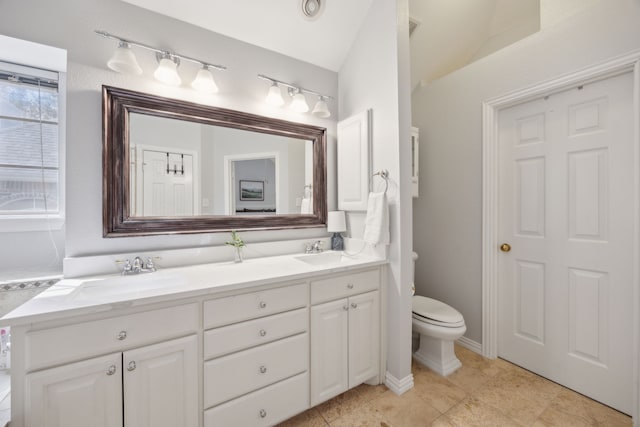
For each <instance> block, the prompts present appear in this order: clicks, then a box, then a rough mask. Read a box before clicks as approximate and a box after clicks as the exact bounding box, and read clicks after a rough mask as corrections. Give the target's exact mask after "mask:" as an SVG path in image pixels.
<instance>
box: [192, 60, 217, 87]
mask: <svg viewBox="0 0 640 427" xmlns="http://www.w3.org/2000/svg"><path fill="white" fill-rule="evenodd" d="M191 87H192V88H194V89H195V90H197V91H199V92H203V93H218V85H217V84H216V82H215V81H214V80H213V75H212V74H211V71H210V70H209V68H207V67H206V66H205V67H204V68H201V69H200V70H198V74H196V78H195V79H193V81H192V82H191Z"/></svg>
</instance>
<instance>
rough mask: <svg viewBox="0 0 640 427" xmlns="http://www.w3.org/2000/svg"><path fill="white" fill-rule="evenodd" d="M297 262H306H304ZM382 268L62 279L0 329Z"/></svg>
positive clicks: (321, 258) (284, 263)
mask: <svg viewBox="0 0 640 427" xmlns="http://www.w3.org/2000/svg"><path fill="white" fill-rule="evenodd" d="M303 258H304V259H309V260H310V261H311V262H310V263H308V262H304V261H303V260H302V259H303ZM386 263H387V260H385V259H381V258H376V257H370V256H363V255H358V256H355V257H351V256H347V255H341V253H340V252H332V251H327V252H324V253H322V254H309V255H300V254H292V255H281V256H273V257H264V258H253V259H248V260H245V261H244V262H242V263H237V264H236V263H233V262H220V263H211V264H200V265H193V266H187V267H175V268H165V269H161V270H158V271H156V272H153V273H140V274H136V275H129V276H121V275H103V276H94V277H79V278H73V279H63V280H61V281H60V282H58V283H56V284H55V285H53V286H51V287H50V288H48V289H47V290H45V291H44V292H42V293H40V294H38V295H37V296H36V297H35V298H33V299H31V300H29V301H27V302H26V303H25V304H23V305H21V306H20V307H18V308H16V309H15V310H13V311H11V312H10V313H8V314H7V315H5V316H4V317H3V318H2V319H0V324H2V325H10V326H16V325H24V324H29V323H36V322H42V321H51V320H58V319H64V318H70V317H74V316H78V315H85V314H94V313H104V312H110V311H116V310H120V309H124V308H129V307H140V306H144V305H149V304H154V303H159V302H165V301H175V300H176V299H182V298H190V297H196V296H202V295H208V294H215V293H219V292H224V291H233V290H238V289H244V288H250V287H254V286H260V285H264V284H269V283H274V282H277V281H291V280H297V279H307V278H309V277H313V276H316V275H320V274H329V273H338V272H344V271H349V270H352V269H356V268H363V267H369V266H375V265H382V264H386Z"/></svg>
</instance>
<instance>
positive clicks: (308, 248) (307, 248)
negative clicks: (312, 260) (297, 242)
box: [304, 242, 313, 254]
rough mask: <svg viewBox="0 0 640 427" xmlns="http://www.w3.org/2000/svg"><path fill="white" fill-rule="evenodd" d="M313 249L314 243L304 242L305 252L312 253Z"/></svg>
mask: <svg viewBox="0 0 640 427" xmlns="http://www.w3.org/2000/svg"><path fill="white" fill-rule="evenodd" d="M312 250H313V243H311V242H307V243H305V244H304V253H305V254H310V253H311V251H312Z"/></svg>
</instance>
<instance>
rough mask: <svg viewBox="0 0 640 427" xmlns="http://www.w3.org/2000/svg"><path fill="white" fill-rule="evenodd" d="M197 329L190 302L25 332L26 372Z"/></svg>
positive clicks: (196, 307) (168, 337)
mask: <svg viewBox="0 0 640 427" xmlns="http://www.w3.org/2000/svg"><path fill="white" fill-rule="evenodd" d="M197 329H198V305H197V304H195V303H194V304H186V305H180V306H177V307H169V308H163V309H160V310H152V311H145V312H142V313H135V314H128V315H124V316H119V317H111V318H108V319H102V320H95V321H91V322H86V323H80V324H74V325H67V326H60V327H57V328H51V329H43V330H39V331H34V332H29V333H27V334H26V339H25V347H26V355H27V357H26V369H27V370H34V369H40V368H43V367H47V366H52V365H56V364H59V363H64V362H69V361H72V360H79V359H84V358H88V357H92V356H96V355H99V354H104V353H109V352H113V351H121V350H124V349H127V348H131V347H137V346H140V345H144V344H149V343H153V342H158V341H162V340H166V339H171V338H176V337H179V336H183V335H187V334H191V333H194V332H196V331H197ZM121 333H122V334H121Z"/></svg>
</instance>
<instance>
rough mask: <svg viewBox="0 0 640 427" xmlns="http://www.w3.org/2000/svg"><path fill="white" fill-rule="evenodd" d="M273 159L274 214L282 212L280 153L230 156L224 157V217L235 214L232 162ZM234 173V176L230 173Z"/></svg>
mask: <svg viewBox="0 0 640 427" xmlns="http://www.w3.org/2000/svg"><path fill="white" fill-rule="evenodd" d="M262 159H274V160H275V169H276V172H275V174H276V182H275V187H276V214H277V213H279V212H280V213H281V212H282V211H283V209H282V206H280V191H279V190H280V153H279V152H278V151H273V152H264V153H249V154H230V155H228V156H224V212H225V215H235V214H236V199H235V194H236V188H235V172H234V167H233V162H236V161H242V160H262ZM232 172H234V176H233V177H232V176H231V173H232Z"/></svg>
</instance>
